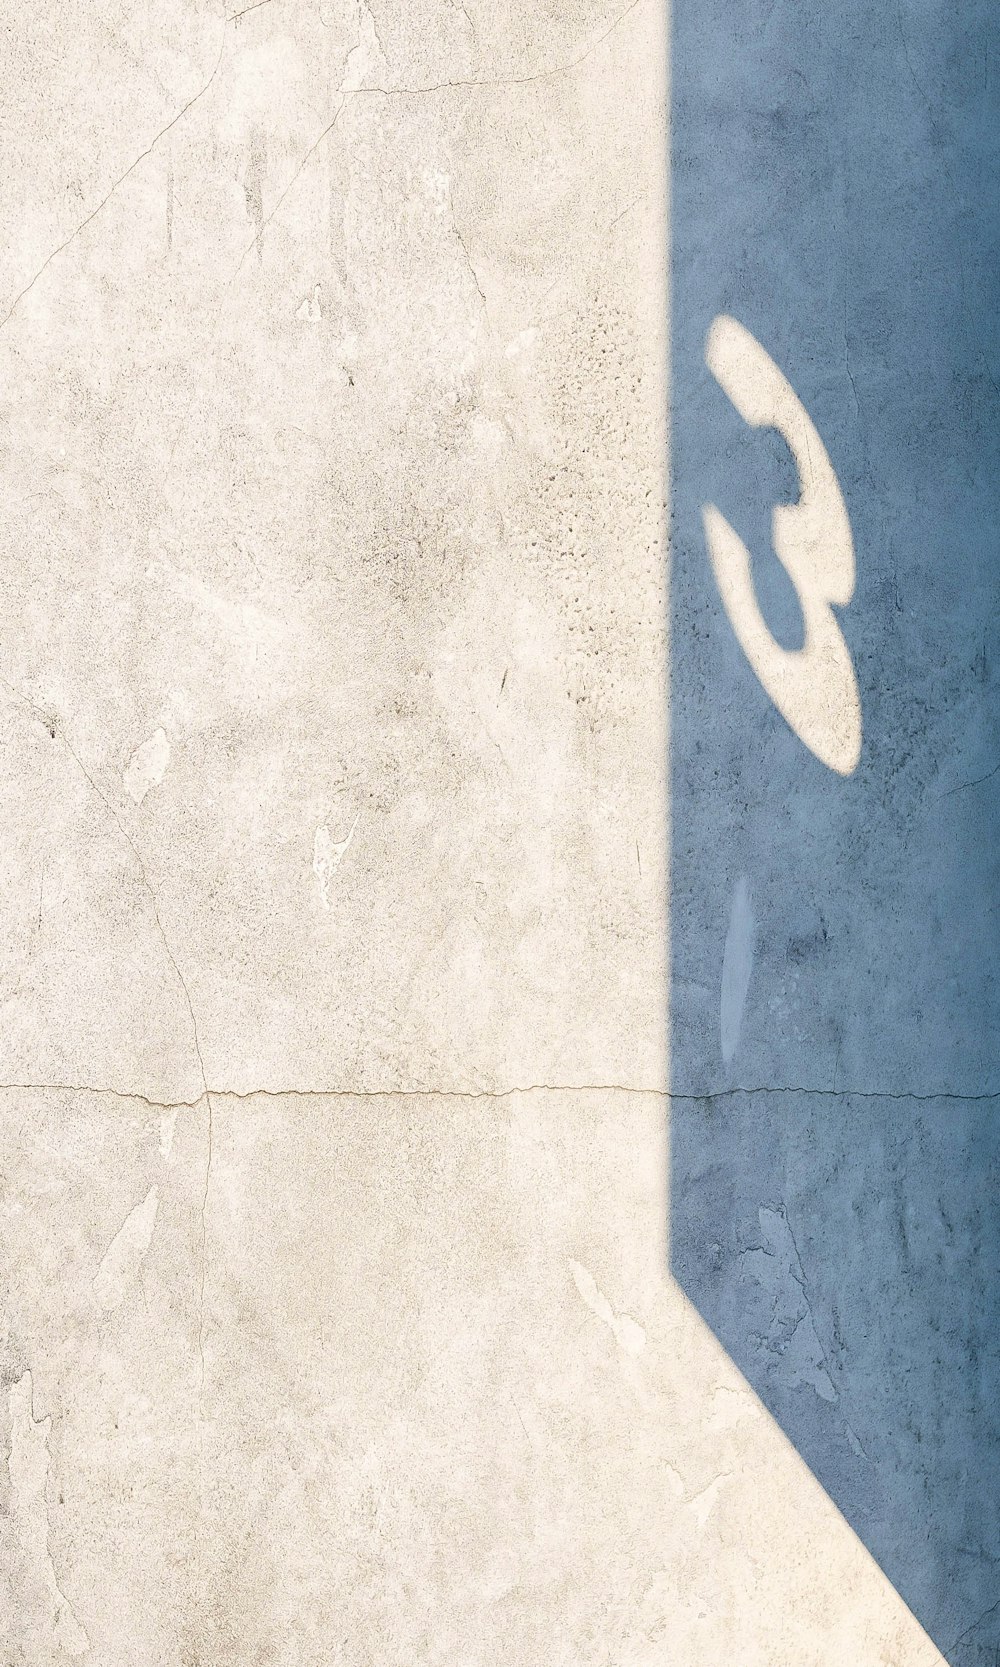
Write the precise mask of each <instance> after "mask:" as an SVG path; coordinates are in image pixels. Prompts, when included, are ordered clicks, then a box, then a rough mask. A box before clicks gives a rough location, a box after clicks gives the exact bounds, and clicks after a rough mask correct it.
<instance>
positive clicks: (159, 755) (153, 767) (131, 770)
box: [122, 729, 170, 805]
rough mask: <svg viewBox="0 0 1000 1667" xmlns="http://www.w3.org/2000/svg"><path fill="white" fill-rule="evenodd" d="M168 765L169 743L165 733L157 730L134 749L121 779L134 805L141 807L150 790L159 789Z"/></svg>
mask: <svg viewBox="0 0 1000 1667" xmlns="http://www.w3.org/2000/svg"><path fill="white" fill-rule="evenodd" d="M169 763H170V742H169V741H168V740H167V734H166V731H165V730H163V729H157V730H155V731H154V732H153V734H152V735H151V736H150V737H149V739H148V740H147V741H143V742H142V744H141V745H140V746H138V747H136V749H135V752H134V753H133V754H132V757H131V758H130V759H129V761H128V765H127V767H126V770H125V774H124V775H123V777H122V782H123V784H124V787H125V791H126V793H127V794H128V796H129V798H130V799H131V800H132V801H133V802H134V803H135V804H137V805H141V804H142V801H143V799H144V798H145V797H146V794H147V793H148V792H149V791H150V789H151V788H153V787H159V785H160V782H161V781H162V780H163V777H164V775H165V773H166V768H167V765H168V764H169Z"/></svg>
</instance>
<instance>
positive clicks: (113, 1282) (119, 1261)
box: [94, 1187, 160, 1314]
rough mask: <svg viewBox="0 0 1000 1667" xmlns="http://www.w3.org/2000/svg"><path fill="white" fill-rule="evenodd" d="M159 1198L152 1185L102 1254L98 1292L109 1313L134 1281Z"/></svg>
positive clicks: (99, 1300)
mask: <svg viewBox="0 0 1000 1667" xmlns="http://www.w3.org/2000/svg"><path fill="white" fill-rule="evenodd" d="M159 1202H160V1195H159V1189H158V1188H157V1187H150V1189H149V1191H148V1192H147V1194H146V1196H145V1198H144V1199H143V1201H142V1203H141V1204H137V1205H136V1207H135V1209H134V1210H132V1211H130V1213H129V1215H128V1217H127V1218H126V1220H125V1221H124V1223H123V1224H122V1226H121V1227H120V1228H119V1229H118V1232H117V1233H116V1234H115V1236H114V1238H113V1239H112V1241H111V1243H110V1244H109V1245H108V1248H107V1250H106V1251H105V1252H104V1255H103V1256H102V1257H101V1265H100V1267H99V1268H98V1270H97V1272H96V1274H95V1275H94V1295H95V1296H96V1298H97V1300H98V1302H99V1303H100V1305H101V1307H102V1308H103V1309H104V1311H105V1313H106V1314H107V1313H110V1312H111V1310H112V1309H115V1308H118V1307H119V1306H120V1305H121V1303H122V1302H123V1301H124V1299H125V1293H126V1291H127V1290H128V1286H129V1284H130V1282H131V1281H132V1280H133V1279H134V1278H135V1276H136V1274H137V1273H138V1272H139V1269H140V1267H141V1266H142V1259H143V1257H144V1256H145V1254H146V1252H147V1250H148V1249H149V1242H150V1240H151V1238H152V1237H153V1228H154V1226H155V1225H156V1212H157V1209H158V1207H159Z"/></svg>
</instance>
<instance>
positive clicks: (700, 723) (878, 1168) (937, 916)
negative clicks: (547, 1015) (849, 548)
mask: <svg viewBox="0 0 1000 1667" xmlns="http://www.w3.org/2000/svg"><path fill="white" fill-rule="evenodd" d="M998 77H1000V27H998V18H997V14H996V9H995V8H994V7H992V6H991V5H990V4H989V3H988V0H973V3H970V4H966V5H963V6H961V7H954V6H950V5H946V4H945V3H944V0H925V3H923V4H919V5H918V4H912V3H911V4H908V5H904V6H903V7H902V8H892V7H889V8H886V7H875V6H864V7H859V6H857V5H855V4H854V3H853V0H832V3H827V4H824V5H819V4H817V3H816V0H804V3H803V4H800V5H798V6H794V7H793V6H791V5H789V4H783V3H780V0H699V3H698V4H697V5H696V4H694V0H676V3H675V6H674V15H673V55H672V80H673V92H672V140H671V144H672V156H671V178H672V186H671V190H672V209H671V235H672V316H671V330H672V349H671V352H672V365H671V371H672V395H671V398H672V450H671V456H672V468H673V484H672V513H671V533H672V563H673V565H672V591H671V594H672V602H671V610H672V620H671V629H672V669H671V726H672V765H671V772H672V782H671V807H672V823H673V827H672V840H673V848H672V892H671V896H672V919H671V934H672V950H671V956H672V995H671V1058H672V1066H671V1069H672V1089H673V1093H674V1096H675V1097H674V1099H673V1102H672V1112H671V1153H672V1159H671V1161H672V1197H671V1238H672V1260H673V1271H674V1273H675V1275H676V1277H677V1278H678V1279H679V1281H680V1283H681V1284H682V1286H683V1287H684V1289H685V1290H686V1292H687V1293H688V1295H689V1296H690V1297H691V1298H692V1299H693V1301H694V1302H695V1303H696V1305H697V1306H698V1308H699V1310H700V1311H701V1313H702V1315H703V1316H704V1318H705V1319H706V1320H707V1321H708V1322H709V1324H710V1325H711V1326H712V1327H713V1329H714V1330H715V1331H716V1333H717V1335H718V1336H719V1337H720V1339H721V1340H722V1341H723V1343H724V1344H725V1346H726V1347H727V1349H728V1350H729V1352H730V1354H731V1355H732V1356H733V1358H734V1359H735V1361H736V1362H737V1364H738V1365H739V1366H740V1368H741V1369H742V1371H743V1372H744V1373H745V1374H746V1376H747V1378H748V1379H749V1380H750V1382H751V1384H752V1385H753V1387H754V1388H755V1389H756V1390H757V1392H758V1393H759V1394H760V1395H761V1396H762V1398H763V1399H764V1401H765V1402H766V1404H767V1405H768V1407H769V1408H770V1410H771V1411H772V1412H773V1413H774V1415H775V1416H776V1417H777V1418H778V1420H779V1421H780V1423H781V1424H782V1426H783V1428H784V1429H785V1431H786V1432H787V1433H788V1435H789V1436H790V1437H791V1438H792V1439H793V1441H794V1442H795V1444H796V1446H797V1447H798V1449H799V1451H800V1452H801V1453H802V1455H803V1457H804V1458H805V1459H806V1461H807V1462H808V1463H809V1465H810V1466H811V1468H812V1469H813V1470H814V1472H815V1473H816V1475H817V1476H818V1477H819V1479H820V1480H821V1482H822V1483H823V1484H824V1486H825V1487H826V1488H827V1489H828V1491H829V1492H830V1493H831V1495H832V1497H833V1498H834V1500H835V1502H836V1503H837V1505H838V1506H839V1507H840V1509H841V1510H842V1511H843V1512H844V1514H845V1516H846V1517H847V1519H848V1520H849V1522H850V1523H851V1525H852V1526H853V1527H854V1528H855V1530H856V1531H857V1532H858V1534H859V1535H860V1536H861V1538H862V1539H863V1540H864V1542H865V1543H866V1545H867V1546H868V1547H869V1549H870V1550H871V1551H872V1553H873V1554H874V1556H875V1557H876V1558H877V1560H878V1561H879V1563H880V1565H881V1566H882V1568H883V1569H884V1571H885V1573H886V1574H887V1576H888V1577H889V1579H890V1580H891V1581H892V1582H893V1584H894V1585H895V1586H896V1587H897V1589H898V1590H899V1592H900V1593H901V1595H902V1596H903V1597H904V1599H905V1600H906V1602H907V1603H908V1604H909V1606H910V1608H911V1609H912V1610H913V1611H914V1613H915V1614H916V1616H917V1618H918V1619H919V1620H920V1621H921V1623H922V1624H923V1625H924V1626H925V1627H926V1629H927V1630H928V1632H929V1633H930V1634H931V1635H932V1637H933V1638H934V1640H935V1642H936V1643H937V1644H938V1646H939V1648H940V1649H941V1650H942V1652H943V1653H944V1654H945V1655H946V1657H947V1659H948V1660H949V1661H950V1662H952V1663H954V1664H956V1667H973V1664H978V1663H986V1662H989V1663H990V1664H991V1667H992V1664H993V1662H994V1660H995V1656H996V1651H997V1650H998V1649H1000V1347H998V1341H997V1331H998V1325H997V1321H998V1310H1000V1302H998V1297H997V1279H998V1275H1000V1203H998V1199H997V1180H998V1175H1000V1046H998V1043H1000V1035H998V1031H1000V1026H998V1014H997V974H998V964H1000V954H998V943H1000V932H998V926H1000V922H998V908H997V899H998V892H1000V888H998V872H997V869H998V857H997V851H998V828H1000V724H998V715H1000V701H998V691H997V682H998V677H1000V663H998V662H1000V643H998V620H1000V440H998V436H1000V391H998V389H1000V342H998V329H997V315H998V303H1000V294H998V273H1000V212H998V210H1000V170H998V163H1000V100H998V98H997V93H996V87H997V78H998ZM720 314H728V315H731V316H732V317H734V318H736V319H737V320H739V322H740V323H741V324H743V325H744V326H745V327H746V328H747V329H748V330H750V331H751V333H752V334H753V336H754V337H755V338H756V339H757V341H759V342H760V343H761V345H762V346H763V347H764V348H765V349H766V351H767V353H768V354H769V355H771V357H772V358H773V359H774V361H775V362H776V364H777V365H778V366H779V367H780V369H781V370H782V371H783V373H784V375H785V376H786V377H787V378H788V380H789V382H790V383H791V385H792V387H793V388H794V389H795V392H796V394H797V395H798V397H799V399H800V400H801V401H802V403H803V405H804V406H805V408H806V410H807V411H808V412H809V415H810V417H811V418H812V421H813V422H814V423H815V425H816V428H817V430H818V432H819V434H820V435H821V436H822V440H823V443H824V445H825V447H826V450H827V452H828V453H829V457H830V460H831V463H832V465H833V468H834V470H835V471H836V475H837V478H838V480H839V483H840V488H841V491H842V493H843V496H844V500H845V502H846V506H847V511H848V514H849V517H850V521H851V527H852V531H853V536H854V547H855V557H856V568H857V574H856V585H855V590H854V595H853V598H852V600H851V602H850V604H849V605H848V606H847V607H845V608H844V609H842V610H840V611H839V615H838V617H839V621H840V625H841V628H842V630H843V633H844V637H845V638H846V641H847V644H848V647H849V649H850V652H851V656H852V659H853V663H854V667H855V671H856V676H857V681H858V687H859V692H860V697H861V705H862V714H863V740H862V749H861V757H860V761H859V763H858V765H857V768H856V769H855V770H854V771H853V773H852V774H850V775H848V776H842V775H839V774H837V773H836V772H834V771H832V770H830V769H828V768H827V767H826V766H824V765H823V764H822V763H821V762H819V760H818V759H817V758H816V757H814V756H813V755H812V754H811V753H810V752H809V750H808V749H807V748H806V747H805V746H804V745H803V744H802V742H801V741H800V740H799V739H798V737H797V736H796V735H795V734H793V732H792V731H791V729H790V728H789V727H788V725H787V724H786V723H785V721H784V719H783V718H782V717H781V716H780V715H779V714H778V712H777V711H776V709H775V707H774V705H773V704H772V702H771V700H770V699H769V698H768V696H767V694H766V693H765V691H764V689H763V688H762V687H761V685H760V683H759V682H758V681H757V679H756V677H755V675H754V673H753V671H752V670H751V668H750V665H749V664H748V661H747V659H746V657H745V655H744V653H743V651H742V650H741V648H740V646H739V644H738V642H737V640H736V637H735V635H734V632H733V629H732V627H731V625H730V622H729V620H728V619H727V617H726V614H725V611H724V609H723V606H722V603H721V599H720V596H719V592H718V589H717V587H716V584H715V581H714V578H713V574H712V571H711V567H710V564H709V560H708V556H707V551H706V544H705V534H704V529H703V525H702V514H701V512H702V508H703V506H704V505H705V504H707V503H711V504H715V505H717V506H718V508H719V509H720V510H721V511H722V513H723V515H724V516H725V517H726V519H727V520H728V521H729V522H730V524H731V525H732V526H733V528H735V530H736V531H737V532H738V533H739V535H740V537H741V538H742V539H743V541H744V543H745V544H746V545H747V547H748V548H749V550H750V552H751V557H752V568H753V576H754V583H755V587H756V592H757V596H758V598H759V601H760V605H761V608H762V611H763V613H764V616H765V619H766V621H767V623H768V626H769V627H770V630H771V632H772V633H773V635H774V637H775V638H776V640H777V641H778V642H780V643H781V644H783V645H784V646H785V647H787V648H797V647H800V646H801V644H802V615H801V610H800V608H799V604H798V601H797V599H796V593H795V590H794V587H793V586H792V584H791V582H790V581H789V579H788V577H787V575H786V574H785V572H784V570H783V569H782V567H781V566H780V564H779V563H778V561H777V560H776V558H775V556H774V553H773V550H772V546H771V513H772V509H773V506H774V505H775V504H776V503H781V502H785V503H791V502H794V501H795V499H796V496H797V492H798V481H797V479H796V471H795V468H794V467H793V465H792V462H791V457H790V454H789V451H788V448H787V446H786V445H785V443H784V441H783V440H782V439H781V438H780V436H778V435H777V434H776V433H774V432H773V431H768V430H764V429H752V428H750V427H748V426H747V425H746V424H745V423H744V421H743V419H742V418H741V417H740V416H739V414H738V413H737V411H736V410H735V409H734V407H733V405H732V404H731V403H730V402H729V400H728V399H727V397H726V395H725V394H724V393H723V391H722V389H721V388H720V386H719V384H718V383H717V382H716V381H715V379H714V378H713V377H712V375H711V374H710V373H709V371H708V370H707V369H706V366H705V356H704V355H705V338H706V332H707V331H708V329H709V326H710V325H711V324H712V322H713V320H714V319H715V318H716V317H717V316H718V315H720Z"/></svg>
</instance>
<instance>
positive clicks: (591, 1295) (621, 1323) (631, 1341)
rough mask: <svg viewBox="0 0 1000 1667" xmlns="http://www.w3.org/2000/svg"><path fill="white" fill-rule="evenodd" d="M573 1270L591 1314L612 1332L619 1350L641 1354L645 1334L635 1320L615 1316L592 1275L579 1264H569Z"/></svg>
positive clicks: (626, 1315)
mask: <svg viewBox="0 0 1000 1667" xmlns="http://www.w3.org/2000/svg"><path fill="white" fill-rule="evenodd" d="M570 1267H571V1268H572V1269H573V1280H574V1283H575V1285H576V1288H577V1290H578V1291H579V1293H580V1295H581V1296H582V1298H583V1300H584V1302H585V1303H586V1304H587V1307H588V1308H589V1309H590V1311H591V1313H592V1314H596V1315H597V1318H598V1319H599V1320H603V1322H604V1324H605V1325H606V1326H608V1327H609V1329H610V1330H611V1331H613V1332H614V1335H615V1339H616V1341H617V1343H618V1346H619V1348H621V1349H624V1351H625V1353H626V1354H630V1355H633V1356H634V1355H638V1354H641V1353H642V1351H643V1349H644V1348H645V1347H646V1333H645V1331H644V1330H643V1328H642V1326H641V1325H640V1324H639V1323H638V1321H637V1320H633V1319H631V1318H630V1316H629V1315H628V1314H616V1313H615V1311H614V1309H613V1308H612V1306H611V1304H610V1302H609V1301H608V1299H607V1297H606V1296H605V1295H604V1293H603V1291H600V1290H598V1287H597V1284H596V1282H595V1280H594V1276H593V1274H591V1273H589V1272H588V1270H587V1269H586V1268H585V1267H583V1266H582V1265H581V1263H579V1262H573V1261H571V1262H570Z"/></svg>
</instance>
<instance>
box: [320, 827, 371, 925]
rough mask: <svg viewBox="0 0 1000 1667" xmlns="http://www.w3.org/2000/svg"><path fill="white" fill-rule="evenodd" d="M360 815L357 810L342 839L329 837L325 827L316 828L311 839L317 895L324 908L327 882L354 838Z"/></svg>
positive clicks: (327, 903) (328, 904)
mask: <svg viewBox="0 0 1000 1667" xmlns="http://www.w3.org/2000/svg"><path fill="white" fill-rule="evenodd" d="M360 815H361V812H360V810H359V811H358V813H357V816H355V818H354V821H353V822H352V823H351V826H350V828H349V830H348V833H347V836H346V838H344V839H331V838H330V830H329V828H327V827H319V828H317V829H316V837H315V839H314V840H313V873H314V874H315V875H316V878H317V879H318V881H319V895H320V898H321V900H322V903H323V907H324V909H328V908H329V907H330V894H329V890H328V888H329V884H330V881H331V879H332V878H333V876H334V874H335V873H336V872H337V869H338V868H339V867H340V865H341V863H342V861H343V859H344V855H345V853H346V851H347V847H348V846H349V845H350V843H351V840H352V839H353V838H354V830H355V828H356V827H357V825H358V817H359V816H360Z"/></svg>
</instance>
